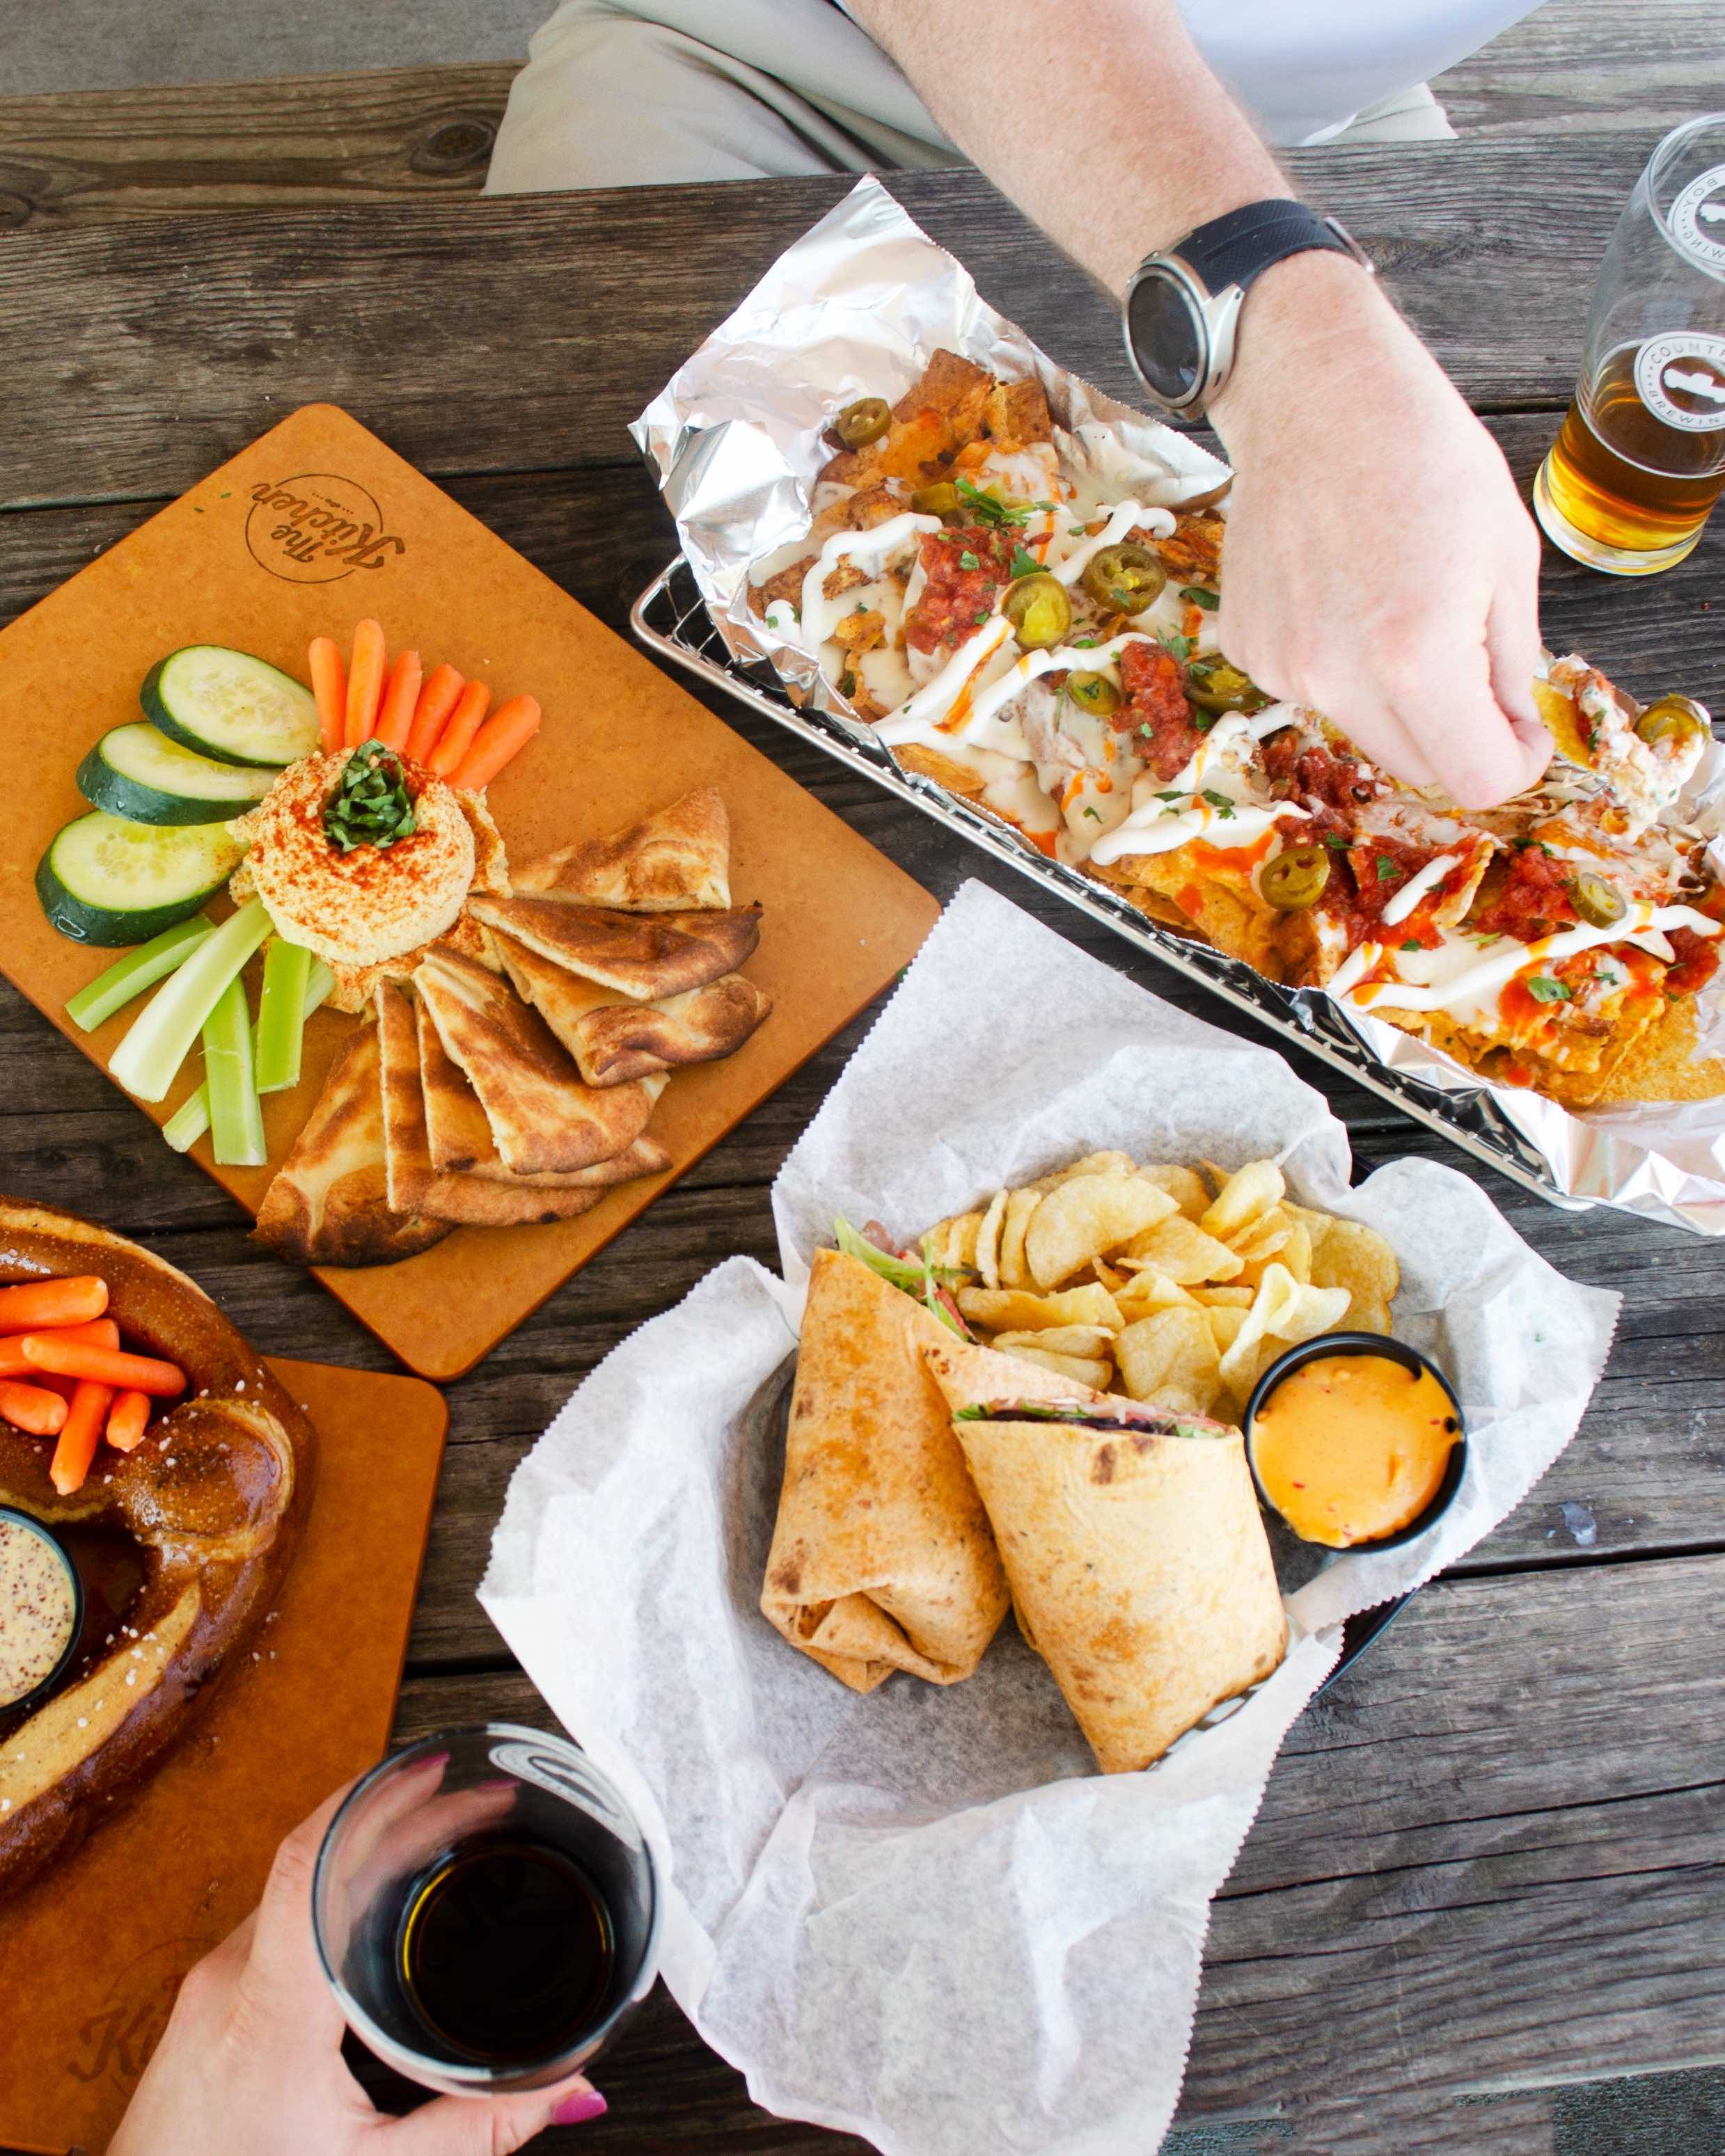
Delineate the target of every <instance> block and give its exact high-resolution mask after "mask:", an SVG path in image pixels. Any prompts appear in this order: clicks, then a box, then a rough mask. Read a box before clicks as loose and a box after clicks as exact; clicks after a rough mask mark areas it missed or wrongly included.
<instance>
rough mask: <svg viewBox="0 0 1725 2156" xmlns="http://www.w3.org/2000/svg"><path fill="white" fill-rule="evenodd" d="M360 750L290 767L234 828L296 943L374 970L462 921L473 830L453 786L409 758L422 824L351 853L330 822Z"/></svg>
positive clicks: (407, 778) (251, 869) (268, 905)
mask: <svg viewBox="0 0 1725 2156" xmlns="http://www.w3.org/2000/svg"><path fill="white" fill-rule="evenodd" d="M351 755H353V750H352V749H336V750H332V751H331V752H329V753H327V754H326V755H321V756H308V757H302V758H301V761H300V762H298V763H292V764H290V765H289V766H288V767H287V769H286V771H284V772H283V773H282V774H281V778H278V779H277V780H276V782H275V784H274V785H273V786H272V787H271V788H270V791H269V792H268V793H266V794H265V796H264V798H263V799H262V800H261V801H260V802H259V803H258V805H257V807H256V808H254V809H252V810H251V811H250V813H249V814H246V815H244V816H242V817H240V818H239V820H238V821H237V822H236V823H234V824H233V825H232V826H231V827H230V828H231V829H232V830H233V832H234V836H235V837H236V838H238V839H244V840H245V844H246V845H247V846H248V847H249V848H250V852H249V853H248V854H247V855H246V857H245V863H244V870H245V872H246V873H247V875H248V876H249V880H250V884H251V886H252V888H253V889H254V890H255V891H256V892H257V895H258V896H259V897H260V899H262V901H264V907H265V911H266V912H267V913H268V914H269V916H270V919H271V921H274V922H275V926H276V927H277V928H278V929H279V930H280V931H281V933H282V935H283V936H284V937H286V938H287V940H288V942H291V943H300V944H303V945H304V946H305V947H306V950H308V951H311V952H314V953H315V954H316V955H317V957H320V958H322V959H323V960H325V961H326V962H327V963H328V964H330V965H332V966H375V965H378V964H379V963H381V962H382V961H383V960H384V959H386V958H395V957H400V955H401V954H402V952H405V951H411V950H413V949H414V948H415V947H416V946H417V945H419V944H421V943H430V942H432V941H434V940H435V938H436V937H439V936H441V935H442V934H443V932H445V929H447V928H448V927H451V924H452V923H453V922H454V921H455V918H456V915H457V914H458V913H459V912H460V911H461V906H462V902H463V901H464V900H465V899H466V896H467V891H468V887H469V885H471V883H472V881H473V866H474V852H473V832H472V829H471V825H470V824H469V823H468V821H467V819H466V816H465V815H464V814H462V812H461V803H460V802H459V801H458V800H457V799H456V793H455V789H454V788H453V787H450V786H446V785H445V783H444V782H443V781H442V779H440V778H437V777H435V775H434V774H433V773H431V772H429V771H427V770H426V769H425V766H424V765H423V764H419V763H413V762H409V760H408V758H407V757H402V759H401V769H402V774H403V778H404V782H405V783H406V787H407V790H408V792H409V794H410V795H411V796H412V798H413V804H414V829H413V830H412V832H411V833H410V834H409V836H408V837H406V838H404V839H396V840H395V842H394V844H393V845H389V846H373V845H358V846H355V847H354V848H353V850H352V851H351V852H350V853H343V852H342V850H341V848H340V847H339V846H337V844H335V843H334V842H333V841H332V839H330V837H329V836H328V834H327V833H326V831H325V829H324V828H323V816H324V811H325V809H326V808H327V807H328V805H329V803H330V802H331V801H332V799H333V798H334V796H335V793H336V789H337V787H338V786H339V785H340V783H341V778H342V772H343V771H344V770H345V769H346V768H347V764H348V757H350V756H351Z"/></svg>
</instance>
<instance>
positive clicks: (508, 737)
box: [449, 696, 539, 793]
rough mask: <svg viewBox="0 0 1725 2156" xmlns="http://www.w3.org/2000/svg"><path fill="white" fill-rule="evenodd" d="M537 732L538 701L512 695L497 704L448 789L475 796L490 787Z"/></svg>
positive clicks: (456, 768) (452, 776) (452, 774)
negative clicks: (483, 787) (456, 788)
mask: <svg viewBox="0 0 1725 2156" xmlns="http://www.w3.org/2000/svg"><path fill="white" fill-rule="evenodd" d="M538 731H539V706H538V699H537V698H536V697H533V696H512V697H511V698H510V699H509V701H508V702H507V704H499V705H498V706H497V710H496V711H493V712H492V715H491V716H490V717H489V718H488V719H487V721H486V722H485V724H484V725H483V726H481V728H480V729H479V731H478V732H477V733H476V734H475V735H474V737H473V745H472V747H471V748H470V749H469V750H468V751H467V753H466V755H465V756H464V757H462V758H461V762H459V763H458V764H457V765H456V767H455V770H454V771H453V772H452V773H451V776H450V782H449V783H450V784H451V786H460V787H464V788H466V791H467V792H468V793H477V792H478V791H479V789H480V788H481V786H488V785H490V783H491V782H492V779H494V778H496V777H497V773H499V772H500V771H501V770H502V768H503V766H504V765H505V764H506V763H507V762H508V761H509V759H510V758H511V757H513V756H516V755H518V754H519V753H520V752H521V751H522V750H523V749H524V748H525V747H527V745H528V742H530V741H531V740H532V739H533V736H534V735H535V734H536V733H538Z"/></svg>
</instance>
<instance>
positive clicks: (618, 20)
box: [486, 0, 1453, 194]
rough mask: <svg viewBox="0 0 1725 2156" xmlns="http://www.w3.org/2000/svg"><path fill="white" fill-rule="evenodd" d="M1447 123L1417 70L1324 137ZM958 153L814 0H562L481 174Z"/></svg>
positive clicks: (513, 185) (687, 170)
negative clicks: (1416, 81) (1413, 81)
mask: <svg viewBox="0 0 1725 2156" xmlns="http://www.w3.org/2000/svg"><path fill="white" fill-rule="evenodd" d="M1049 4H1050V5H1058V0H1049ZM1452 132H1453V130H1452V129H1451V127H1450V123H1449V121H1447V120H1446V119H1445V117H1444V110H1443V107H1442V106H1441V105H1439V104H1438V102H1437V100H1435V98H1434V97H1433V95H1432V94H1431V92H1430V90H1428V89H1427V88H1426V87H1425V85H1424V84H1423V83H1422V84H1420V85H1418V86H1417V87H1416V88H1414V89H1413V90H1404V91H1402V92H1400V93H1399V94H1398V95H1396V96H1393V97H1389V98H1386V99H1384V100H1383V102H1382V103H1381V104H1379V105H1375V106H1374V107H1373V108H1372V110H1371V111H1369V112H1362V113H1361V114H1360V115H1358V117H1357V119H1356V120H1355V121H1353V122H1352V125H1350V126H1348V127H1347V129H1346V130H1345V131H1343V132H1342V133H1341V135H1340V136H1337V137H1336V139H1337V140H1339V141H1347V142H1390V141H1429V140H1431V139H1432V138H1433V137H1434V136H1449V135H1450V134H1451V133H1452ZM964 162H966V161H965V159H964V158H962V157H960V154H959V152H958V151H956V150H955V148H954V147H953V146H952V144H951V143H950V141H948V140H947V138H946V136H945V135H943V134H942V133H941V131H940V128H939V127H938V126H936V125H935V121H934V120H933V119H932V118H931V117H930V115H929V112H928V110H927V108H926V107H925V106H924V104H923V102H922V100H921V99H920V98H919V96H918V95H917V94H916V92H915V91H914V90H913V89H912V88H911V86H910V85H909V83H908V82H907V81H906V80H905V79H904V76H903V75H902V74H900V73H899V70H898V69H897V68H896V67H894V66H893V63H892V62H891V61H890V60H889V59H888V58H887V56H886V54H884V53H883V52H882V50H881V49H880V48H879V47H878V45H877V44H875V43H874V41H873V38H869V37H868V35H866V33H864V32H863V31H862V30H860V29H859V28H857V25H856V24H855V23H853V22H852V21H851V19H850V18H849V17H848V16H847V15H845V14H843V13H841V12H840V10H839V9H838V8H835V7H832V6H831V5H829V4H828V0H563V5H562V6H561V7H560V8H559V9H558V11H557V13H555V14H554V16H553V17H552V18H551V19H550V21H549V22H548V23H546V24H545V26H544V28H543V29H541V30H539V31H538V33H536V34H535V36H534V38H533V42H532V44H531V45H530V46H529V48H528V64H527V65H526V67H525V68H523V69H522V71H521V73H520V74H518V75H517V77H516V78H515V81H514V83H513V85H512V87H511V89H510V92H509V108H508V110H507V112H506V113H505V115H504V116H503V124H502V128H501V129H500V130H499V131H498V135H497V146H496V148H495V149H494V150H493V151H492V162H491V171H490V174H489V176H488V177H487V181H486V188H487V193H492V194H527V193H545V192H548V191H550V190H553V189H557V188H563V187H651V186H663V185H667V184H672V183H677V182H683V183H698V182H711V181H714V180H756V179H772V178H784V177H794V176H796V175H800V174H807V173H811V172H870V171H890V170H893V169H894V168H899V169H902V168H904V167H918V166H930V165H956V164H962V163H964Z"/></svg>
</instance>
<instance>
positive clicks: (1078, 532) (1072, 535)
mask: <svg viewBox="0 0 1725 2156" xmlns="http://www.w3.org/2000/svg"><path fill="white" fill-rule="evenodd" d="M1066 536H1067V537H1068V539H1082V538H1083V537H1084V526H1083V525H1082V524H1068V526H1067V527H1066Z"/></svg>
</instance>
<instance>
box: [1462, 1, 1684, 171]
mask: <svg viewBox="0 0 1725 2156" xmlns="http://www.w3.org/2000/svg"><path fill="white" fill-rule="evenodd" d="M1432 88H1433V90H1434V91H1435V92H1436V93H1437V95H1438V96H1439V98H1440V99H1441V100H1442V101H1443V104H1444V109H1445V110H1446V111H1447V112H1448V113H1449V115H1450V120H1451V121H1452V122H1453V124H1454V125H1455V129H1456V131H1457V132H1458V133H1460V134H1461V135H1463V136H1467V137H1469V138H1472V137H1475V136H1480V135H1482V134H1485V135H1499V136H1518V137H1523V138H1525V137H1527V136H1530V135H1534V136H1563V137H1568V136H1574V135H1577V134H1579V133H1589V134H1595V135H1598V134H1619V133H1622V132H1624V131H1634V132H1635V133H1637V134H1640V133H1643V132H1646V133H1650V134H1652V135H1654V136H1659V135H1661V134H1663V133H1664V132H1665V131H1666V128H1668V127H1675V126H1676V125H1677V123H1678V122H1679V121H1682V120H1688V119H1692V117H1693V116H1694V115H1696V114H1697V113H1698V112H1706V111H1707V110H1717V109H1718V107H1719V106H1720V105H1721V104H1722V102H1725V64H1721V60H1720V48H1719V29H1718V23H1717V18H1715V16H1714V14H1713V12H1712V7H1711V5H1710V0H1660V4H1659V5H1658V6H1657V7H1648V6H1646V5H1645V0H1546V5H1545V6H1544V7H1542V8H1536V9H1535V10H1534V12H1533V13H1532V14H1530V15H1528V16H1527V17H1526V18H1524V19H1523V20H1522V22H1519V23H1516V24H1515V25H1514V26H1513V28H1510V29H1508V30H1506V31H1505V32H1504V33H1503V35H1502V36H1501V37H1500V38H1493V39H1492V40H1491V44H1489V45H1484V46H1481V48H1480V50H1479V51H1478V52H1476V53H1473V54H1470V55H1469V57H1468V58H1467V59H1465V60H1463V61H1462V62H1461V63H1460V65H1458V66H1456V67H1453V68H1450V69H1448V70H1447V71H1446V72H1445V73H1444V74H1440V75H1438V76H1436V77H1435V78H1434V80H1433V83H1432Z"/></svg>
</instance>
